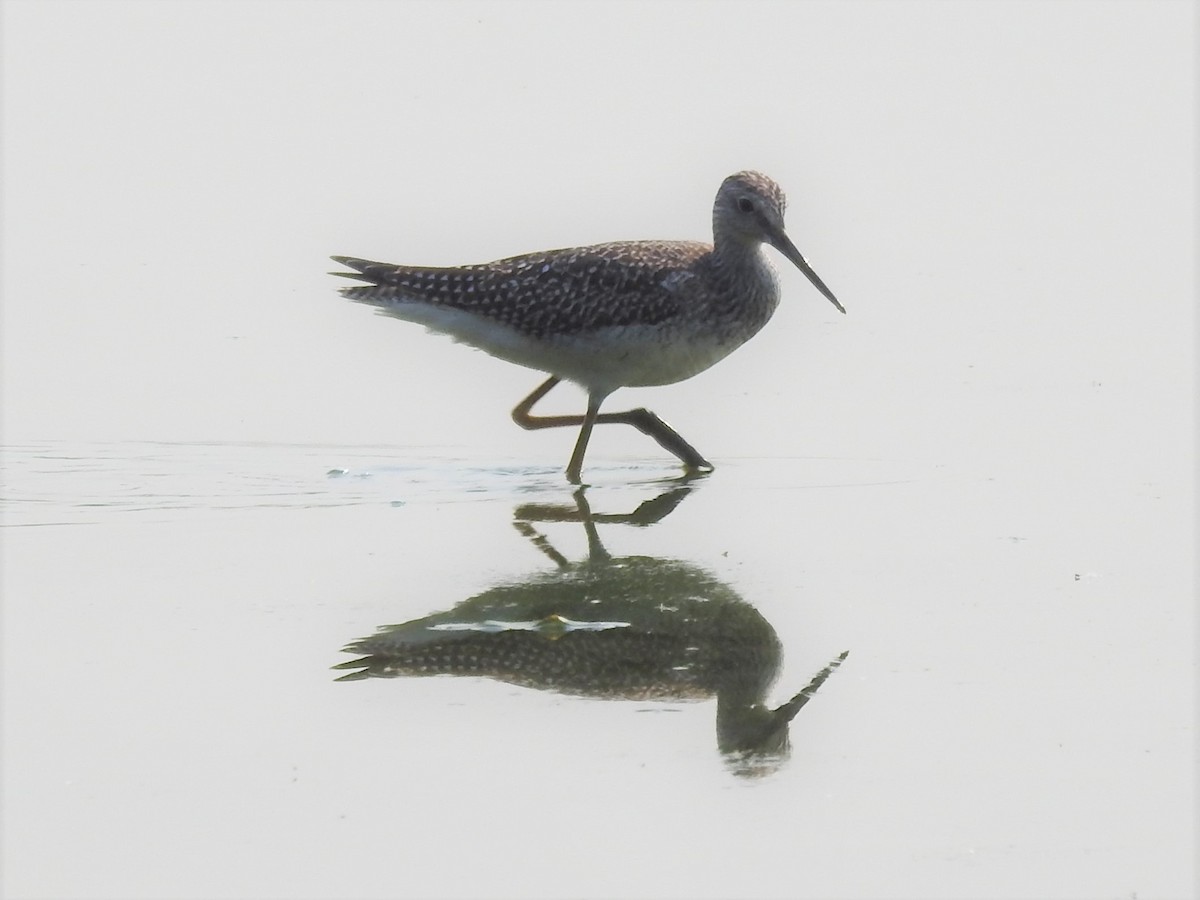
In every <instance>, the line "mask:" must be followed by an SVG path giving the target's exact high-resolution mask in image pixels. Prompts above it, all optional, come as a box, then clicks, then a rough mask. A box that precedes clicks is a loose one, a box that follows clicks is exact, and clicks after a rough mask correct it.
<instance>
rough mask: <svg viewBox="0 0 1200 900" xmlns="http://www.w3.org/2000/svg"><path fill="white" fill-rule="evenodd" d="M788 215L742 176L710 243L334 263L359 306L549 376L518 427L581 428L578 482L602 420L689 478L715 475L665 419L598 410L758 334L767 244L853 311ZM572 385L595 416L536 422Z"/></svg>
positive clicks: (774, 196)
mask: <svg viewBox="0 0 1200 900" xmlns="http://www.w3.org/2000/svg"><path fill="white" fill-rule="evenodd" d="M784 207H785V200H784V196H783V192H782V191H781V190H780V189H779V186H778V185H776V184H775V182H773V181H771V179H769V178H767V177H766V176H765V175H760V174H759V173H757V172H739V173H737V174H736V175H731V176H730V177H729V178H727V179H725V181H724V183H723V184H722V185H721V189H720V190H719V191H718V193H717V198H716V202H715V204H714V208H713V244H712V245H708V244H702V243H697V242H693V241H625V242H617V243H610V244H597V245H594V246H590V247H571V248H566V249H562V250H550V251H545V252H540V253H530V254H526V255H523V256H514V257H509V258H507V259H501V260H496V261H495V262H490V263H483V264H480V265H469V266H458V267H453V268H429V267H421V266H398V265H391V264H388V263H379V262H372V261H369V260H364V259H357V258H354V257H345V256H335V257H333V259H334V260H336V261H337V262H339V263H342V264H343V265H346V266H348V267H349V268H351V269H353V270H355V271H353V272H338V273H335V274H338V275H342V276H344V277H347V278H354V279H357V280H359V281H364V282H366V285H358V286H355V287H347V288H343V289H342V294H343V295H345V296H346V297H348V298H350V299H351V300H355V301H357V302H360V303H365V304H368V305H371V306H374V307H376V308H377V309H378V311H379V312H381V313H383V314H385V315H389V316H393V317H396V318H400V319H405V320H407V321H411V322H417V323H420V324H423V325H425V326H427V327H428V328H430V329H432V330H435V331H440V332H444V333H447V334H449V335H451V336H452V337H454V338H455V339H456V340H460V341H462V342H464V343H467V344H471V345H472V346H475V347H478V348H480V349H482V350H485V351H486V352H488V353H490V354H492V355H493V356H496V357H499V358H501V359H505V360H508V361H509V362H514V363H517V364H518V365H523V366H527V367H529V368H532V369H538V370H541V371H544V372H548V373H550V374H551V376H552V377H551V379H550V380H549V381H547V382H545V383H544V384H543V385H542V386H541V387H539V389H538V390H537V391H535V392H534V393H533V394H532V395H530V397H529V398H527V399H526V400H525V401H524V402H523V403H522V404H520V405H519V406H518V407H517V409H516V410H514V413H513V417H514V419H516V420H517V422H518V424H520V425H522V427H525V428H543V427H553V426H558V425H568V424H570V425H582V426H583V428H582V431H581V432H580V437H579V441H578V443H577V444H576V448H575V453H574V454H573V455H572V458H571V464H570V466H568V469H567V473H568V476H569V477H570V478H571V480H572V481H575V482H578V481H579V477H580V469H581V466H582V462H583V453H584V450H585V448H586V446H587V440H588V436H589V435H590V432H591V428H592V425H593V424H594V423H596V422H624V423H626V424H630V425H634V426H635V427H637V428H639V429H640V430H642V431H643V432H645V433H646V434H649V435H650V436H652V437H654V438H655V439H656V440H658V442H659V443H660V444H661V445H662V446H664V447H666V448H667V449H668V450H670V451H671V452H673V453H675V454H676V455H677V456H679V458H680V459H681V460H682V461H683V462H684V464H685V465H687V466H688V467H689V468H693V469H711V468H712V466H711V465H710V464H709V463H708V462H707V461H706V460H705V459H704V458H703V457H702V456H700V454H699V453H697V452H696V451H695V450H694V449H693V448H692V447H691V446H690V445H688V444H687V442H686V441H684V440H683V439H682V438H680V437H679V435H678V434H676V433H675V432H674V431H672V430H671V429H670V428H669V427H668V426H667V425H666V424H665V423H663V422H662V420H661V419H658V417H657V416H654V415H653V413H649V412H647V411H646V410H633V411H631V412H629V413H616V414H607V415H599V407H600V403H601V402H602V401H603V400H604V398H605V397H607V396H608V395H609V394H610V393H612V392H613V391H614V390H616V389H617V388H619V387H625V386H639V385H656V384H670V383H673V382H676V381H682V380H683V379H685V378H690V377H691V376H692V375H695V374H697V373H698V372H702V371H703V370H704V369H707V368H708V367H709V366H711V365H713V364H714V363H716V362H718V361H719V360H721V359H723V358H724V357H725V356H727V355H728V354H729V353H731V352H732V351H733V350H735V349H736V348H737V347H739V346H741V344H743V343H744V342H745V341H746V340H748V339H749V338H750V337H752V336H753V335H754V334H756V333H757V332H758V331H759V329H761V328H762V327H763V325H765V324H766V323H767V321H768V320H769V319H770V317H771V315H772V313H774V311H775V307H776V306H777V305H778V302H779V288H778V284H777V282H776V279H775V275H774V271H773V270H772V268H771V266H770V264H769V263H768V262H767V261H766V259H765V258H764V257H763V255H762V252H761V249H760V248H761V245H762V244H763V243H764V242H766V243H770V244H772V245H773V246H774V247H776V248H777V249H778V250H779V251H780V252H781V253H783V254H784V256H786V257H787V258H788V259H789V260H791V261H792V262H793V263H794V264H795V265H796V266H798V267H799V268H800V269H801V271H803V272H804V273H805V274H806V275H807V276H808V277H809V279H810V280H811V281H812V282H813V284H814V285H815V286H816V287H817V288H818V290H820V291H821V292H822V293H823V294H824V295H825V296H826V297H827V298H829V300H830V301H831V302H832V303H833V304H834V305H835V306H837V308H838V309H839V310H842V312H845V310H844V309H842V307H841V304H839V303H838V301H837V299H836V298H835V297H834V296H833V294H832V293H831V292H830V291H829V289H828V288H827V287H825V285H824V284H823V283H822V282H821V280H820V279H819V278H818V277H817V275H816V273H815V272H813V270H812V269H811V268H810V267H809V266H808V263H807V262H806V261H805V260H804V258H803V257H802V256H801V255H800V252H799V251H798V250H796V248H795V246H794V245H793V244H792V242H791V241H790V240H789V239H788V237H787V235H786V234H785V232H784V230H783V212H784ZM564 378H565V379H567V380H570V381H574V382H576V383H578V384H579V385H581V386H582V387H584V388H585V389H586V390H587V391H588V395H589V404H588V414H587V415H586V416H584V417H574V416H557V417H536V416H532V415H531V414H530V408H531V407H532V406H533V404H534V403H536V402H537V400H539V399H540V398H541V397H542V396H544V395H545V393H546V392H547V391H549V390H550V388H552V387H553V386H554V385H555V384H557V383H558V381H559V380H560V379H564Z"/></svg>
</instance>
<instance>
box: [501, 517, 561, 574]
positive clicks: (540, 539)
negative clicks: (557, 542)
mask: <svg viewBox="0 0 1200 900" xmlns="http://www.w3.org/2000/svg"><path fill="white" fill-rule="evenodd" d="M513 527H514V528H515V529H517V531H519V532H521V534H523V535H525V537H527V538H529V540H531V541H533V546H535V547H537V548H538V549H539V550H541V551H542V552H543V553H545V554H546V555H547V556H548V557H550V559H551V560H552V561H553V562H554V564H555V565H556V566H558V567H559V568H560V569H569V568H570V567H571V563H570V561H569V560H568V559H567V558H566V557H565V556H563V555H562V554H561V553H559V552H558V551H557V550H555V549H554V547H553V546H552V545H551V543H550V541H549V540H548V539H547V538H546V536H545V535H544V534H541V533H539V532H538V530H537V529H536V528H534V527H533V526H532V525H530V524H529V523H528V522H522V521H521V520H520V519H518V520H517V521H516V522H513Z"/></svg>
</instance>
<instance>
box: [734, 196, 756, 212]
mask: <svg viewBox="0 0 1200 900" xmlns="http://www.w3.org/2000/svg"><path fill="white" fill-rule="evenodd" d="M738 209H739V210H740V211H742V212H744V213H748V212H754V203H753V202H752V201H750V200H747V199H746V198H745V197H739V198H738Z"/></svg>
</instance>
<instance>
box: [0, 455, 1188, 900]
mask: <svg viewBox="0 0 1200 900" xmlns="http://www.w3.org/2000/svg"><path fill="white" fill-rule="evenodd" d="M4 460H5V473H4V485H5V516H4V525H5V527H4V530H3V538H4V555H5V566H4V570H5V574H4V579H5V581H4V587H5V629H4V639H5V647H4V651H5V688H4V690H5V703H4V710H5V713H4V715H5V726H6V727H5V732H4V733H5V779H6V781H5V818H6V824H7V828H6V830H7V832H8V834H9V839H8V844H9V848H10V849H9V854H8V856H9V858H8V860H7V868H8V872H7V874H6V881H7V883H8V885H9V886H10V891H11V893H12V895H13V896H97V897H99V896H117V895H121V896H137V897H167V896H227V897H242V896H296V897H332V896H380V897H383V896H399V895H403V896H547V897H550V896H651V895H654V896H705V897H707V896H712V897H717V896H721V897H727V896H813V897H833V896H838V897H866V896H878V897H884V896H895V897H906V896H927V897H935V896H936V897H972V896H978V897H985V896H1031V897H1032V896H1063V897H1067V896H1085V895H1086V896H1105V897H1131V896H1133V895H1134V894H1135V892H1136V893H1137V896H1139V897H1145V896H1169V895H1170V891H1171V888H1172V885H1173V884H1178V883H1180V882H1179V878H1180V877H1181V876H1180V872H1179V869H1178V866H1177V864H1176V863H1175V862H1173V860H1179V859H1182V858H1184V857H1185V856H1186V852H1185V850H1184V849H1183V847H1182V841H1184V840H1185V838H1186V833H1187V832H1186V822H1187V816H1188V815H1190V810H1188V809H1186V805H1185V804H1184V802H1183V801H1184V800H1185V799H1186V797H1185V794H1184V789H1185V788H1186V785H1184V784H1182V783H1181V782H1180V781H1179V780H1178V775H1179V773H1180V772H1181V771H1184V770H1185V768H1186V765H1187V754H1188V752H1189V749H1188V748H1189V743H1188V742H1189V740H1190V736H1189V734H1188V728H1189V723H1188V721H1187V719H1186V717H1185V715H1184V714H1183V710H1184V704H1185V703H1186V702H1187V700H1188V694H1187V691H1186V690H1185V689H1184V688H1183V687H1182V686H1180V682H1179V681H1178V676H1179V674H1180V672H1181V671H1182V669H1181V666H1182V667H1184V668H1186V655H1187V647H1186V645H1185V643H1184V642H1182V641H1181V640H1179V639H1178V637H1177V636H1174V635H1173V634H1172V619H1171V615H1172V603H1173V602H1174V598H1173V597H1172V595H1171V591H1170V587H1171V586H1170V585H1169V584H1168V583H1165V582H1162V581H1160V583H1159V585H1158V589H1157V590H1155V589H1154V577H1155V576H1154V570H1157V571H1158V572H1159V573H1160V577H1161V574H1162V572H1163V571H1164V570H1163V569H1162V568H1161V567H1160V566H1156V565H1155V561H1154V559H1153V558H1150V559H1144V560H1143V559H1141V558H1139V557H1137V556H1134V555H1129V556H1126V557H1124V558H1114V557H1113V556H1111V555H1108V554H1106V553H1104V552H1102V550H1103V547H1104V546H1105V541H1106V540H1107V539H1108V538H1109V537H1110V535H1109V534H1108V532H1107V530H1106V528H1107V526H1105V525H1103V524H1100V523H1097V522H1094V521H1090V520H1088V519H1087V518H1086V517H1079V518H1078V519H1076V520H1074V521H1071V522H1058V523H1049V522H1047V521H1046V519H1045V516H1044V512H1045V504H1046V503H1047V502H1048V501H1047V499H1046V496H1047V494H1046V492H1047V485H1045V484H1038V485H1036V486H1030V485H1022V484H1021V483H1019V482H1017V481H1013V480H1008V481H1006V480H1005V479H1004V478H996V477H988V476H983V475H980V474H976V473H969V472H954V471H949V470H947V469H945V468H943V467H940V466H935V465H924V464H918V463H911V462H902V461H895V460H893V461H888V460H844V459H843V460H830V459H797V460H753V461H736V460H735V461H730V462H726V463H725V464H724V465H722V466H721V468H720V469H719V470H718V471H717V472H716V473H715V474H714V475H712V476H710V477H708V478H704V479H699V480H695V481H690V482H688V481H682V480H679V479H677V478H676V477H675V476H676V474H677V473H676V472H675V471H674V470H673V469H671V468H670V467H668V466H667V465H666V464H662V465H657V464H649V463H628V464H618V463H609V464H607V465H606V464H605V463H603V461H601V462H600V463H599V464H597V465H596V466H595V468H593V469H592V470H591V471H590V473H589V474H590V475H591V480H592V482H593V485H592V486H591V487H590V488H588V489H587V490H586V491H584V492H582V493H579V492H572V490H571V489H570V487H569V486H568V485H566V484H565V482H564V481H563V479H562V477H561V475H560V473H559V470H558V467H557V466H555V465H552V464H546V465H544V466H540V467H539V466H534V467H530V466H523V465H521V464H513V465H504V464H491V463H479V462H478V461H473V460H471V459H466V458H456V457H455V456H454V454H449V453H442V452H438V451H414V450H411V449H404V448H382V447H319V446H272V445H230V444H212V445H202V444H148V443H145V444H137V443H114V444H96V445H82V444H63V443H41V444H30V445H23V446H13V447H9V448H8V449H7V450H6V452H5V457H4ZM781 479H783V480H781ZM1035 488H1036V489H1035ZM1059 490H1060V491H1062V490H1070V486H1069V485H1068V486H1064V485H1061V484H1060V485H1059ZM1137 494H1138V492H1137V491H1135V492H1134V495H1131V496H1128V497H1121V498H1117V500H1118V501H1119V502H1122V503H1127V504H1129V509H1130V511H1131V512H1136V511H1137V509H1138V508H1140V509H1141V510H1142V512H1143V513H1144V514H1147V513H1148V511H1150V510H1152V509H1153V504H1154V499H1153V492H1152V491H1144V492H1142V495H1141V496H1140V497H1139V496H1137ZM1160 552H1161V553H1163V554H1166V553H1168V552H1169V548H1168V549H1161V548H1160ZM1138 585H1140V586H1141V589H1139V590H1137V591H1136V592H1135V591H1134V590H1133V589H1134V587H1135V586H1138ZM1134 601H1136V602H1134ZM354 642H359V643H358V645H357V647H355V648H353V649H355V650H356V652H355V653H354V654H352V655H350V654H346V653H344V652H342V650H343V647H345V646H346V645H347V644H351V643H354ZM845 651H848V656H846V657H845V658H844V660H843V659H842V657H841V655H842V654H843V653H844V652H845ZM839 663H840V666H839ZM339 664H342V665H343V666H344V668H341V669H332V668H331V667H333V666H335V665H339ZM434 673H442V674H441V675H440V676H439V677H433V674H434ZM339 676H341V677H343V681H338V680H337V679H338V678H339ZM371 676H382V677H371ZM826 676H827V679H826ZM814 677H815V678H816V682H815V683H814V682H813V679H814ZM822 681H823V682H824V683H821V682H822ZM789 701H791V703H790V705H789ZM789 723H790V724H789Z"/></svg>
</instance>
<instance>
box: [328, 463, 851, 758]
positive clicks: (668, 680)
mask: <svg viewBox="0 0 1200 900" xmlns="http://www.w3.org/2000/svg"><path fill="white" fill-rule="evenodd" d="M691 490H692V487H691V486H688V485H686V484H685V485H682V486H678V487H675V488H673V489H671V490H669V491H667V492H665V493H663V494H661V495H659V496H658V497H655V498H654V499H652V500H649V501H646V502H645V503H643V504H641V506H639V507H638V508H637V509H636V510H634V511H633V512H632V513H627V514H623V515H612V514H609V515H602V514H593V513H592V511H591V509H590V508H589V505H588V502H587V499H586V497H585V495H584V490H583V489H580V490H578V491H577V492H576V493H575V495H574V499H575V505H574V506H562V505H546V504H526V505H523V506H520V507H518V508H517V510H516V512H515V523H514V524H515V525H516V527H517V528H518V530H520V531H521V532H522V533H523V534H524V535H525V536H526V537H528V538H529V539H530V540H532V541H533V542H534V543H535V544H536V545H537V547H538V548H539V549H540V550H542V552H544V553H545V554H546V555H547V556H548V557H550V559H552V560H553V561H554V563H555V565H556V566H557V570H556V571H552V572H548V573H543V574H539V575H536V576H534V577H532V578H529V579H527V580H524V581H520V582H515V583H511V584H501V585H497V586H496V587H493V588H491V589H489V590H487V591H484V592H483V593H481V594H478V595H476V596H474V597H471V598H470V599H467V600H464V601H463V602H461V603H459V604H458V605H457V606H455V607H454V608H453V609H451V610H449V611H447V612H441V613H435V614H433V615H430V616H425V617H424V618H421V619H414V620H413V621H411V622H405V623H403V624H400V625H389V626H385V627H382V628H380V630H379V631H378V633H376V634H374V635H372V636H370V637H366V638H362V639H361V640H358V641H355V642H353V643H351V644H350V645H349V646H347V647H346V648H345V651H346V652H349V653H357V654H362V656H361V657H360V658H359V659H355V660H352V661H349V662H345V663H342V664H340V665H338V666H335V668H337V669H353V670H354V671H353V672H351V673H350V674H347V675H343V676H342V677H341V678H339V679H338V680H339V681H354V680H359V679H364V678H371V677H379V678H394V677H398V676H418V675H475V676H485V677H488V678H494V679H496V680H498V681H503V682H507V683H510V684H516V685H521V686H524V687H531V688H538V689H540V690H548V691H556V692H559V693H562V694H573V695H581V696H587V697H595V698H604V699H612V700H641V701H648V700H654V701H680V700H698V699H706V698H710V697H714V696H715V697H716V698H717V745H718V747H719V749H720V751H721V753H722V754H724V756H725V757H726V759H727V761H728V762H729V763H730V765H731V767H732V768H733V770H734V771H736V772H739V773H742V774H762V773H764V772H767V771H771V770H773V769H774V768H775V767H777V765H778V764H779V763H780V762H781V761H782V760H784V759H786V757H787V754H788V724H789V723H790V722H791V720H792V718H793V717H794V716H795V715H796V713H797V712H799V711H800V709H801V708H802V707H803V706H804V705H805V704H806V703H807V702H808V701H809V700H810V699H811V698H812V696H813V694H814V693H815V692H816V690H817V688H819V687H820V686H821V684H822V683H823V682H824V681H825V679H826V678H828V677H829V675H830V674H831V673H832V672H833V670H834V669H836V668H837V667H838V666H839V665H840V664H841V662H842V660H844V659H845V658H846V655H847V654H846V653H843V654H841V656H839V657H837V658H836V659H834V660H833V661H832V662H831V663H830V664H829V665H828V666H826V667H825V668H824V669H822V670H821V671H820V672H819V673H817V675H816V676H815V677H814V678H813V679H812V681H810V682H809V683H808V685H806V686H805V687H804V688H803V690H801V691H800V692H799V693H797V694H796V695H795V696H794V697H792V698H791V699H790V700H788V701H787V702H786V703H784V704H782V705H781V706H779V707H777V708H774V709H772V708H770V707H769V706H767V705H766V693H767V691H768V690H769V688H770V687H771V685H772V683H773V682H774V680H775V677H776V675H777V674H778V671H779V666H780V663H781V661H782V655H783V654H782V647H781V645H780V642H779V638H778V636H777V635H776V633H775V629H774V628H772V627H771V625H770V623H769V622H767V620H766V619H764V618H763V617H762V615H761V614H760V613H759V612H758V611H757V610H756V609H755V608H754V607H753V606H751V605H750V604H749V603H747V602H745V601H744V600H743V599H742V598H741V597H739V596H738V595H737V593H736V592H735V591H734V590H733V589H732V588H731V587H729V585H727V584H724V583H722V582H721V581H719V580H717V578H715V577H714V576H713V575H712V574H711V573H709V572H707V571H705V570H704V569H702V568H700V567H699V566H696V565H693V564H691V563H687V562H682V561H679V560H674V559H659V558H652V557H645V556H627V557H617V558H614V557H612V556H611V555H610V554H609V553H608V551H607V550H605V548H604V546H603V544H602V543H601V542H600V538H599V535H598V533H597V529H596V525H597V523H622V524H628V525H638V526H646V525H651V524H653V523H655V522H657V521H659V520H661V519H662V518H663V517H664V516H666V515H668V514H669V513H670V512H671V511H672V510H674V509H675V507H676V506H677V505H678V504H679V503H680V502H681V501H682V500H683V499H684V497H686V496H687V494H688V493H689V492H690V491H691ZM570 521H576V522H581V523H582V524H583V527H584V529H585V531H586V533H587V538H588V548H589V553H588V558H587V560H586V561H584V562H580V563H571V562H569V561H568V560H567V559H566V558H565V557H564V556H563V555H562V554H560V553H559V552H558V551H557V550H556V549H554V547H552V546H551V545H550V543H549V541H548V540H547V539H546V538H545V537H544V536H543V535H541V534H540V533H539V532H538V531H537V530H536V529H535V528H534V527H533V523H534V522H570Z"/></svg>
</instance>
